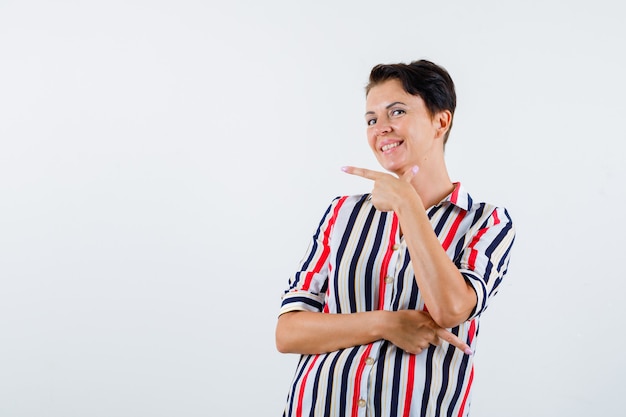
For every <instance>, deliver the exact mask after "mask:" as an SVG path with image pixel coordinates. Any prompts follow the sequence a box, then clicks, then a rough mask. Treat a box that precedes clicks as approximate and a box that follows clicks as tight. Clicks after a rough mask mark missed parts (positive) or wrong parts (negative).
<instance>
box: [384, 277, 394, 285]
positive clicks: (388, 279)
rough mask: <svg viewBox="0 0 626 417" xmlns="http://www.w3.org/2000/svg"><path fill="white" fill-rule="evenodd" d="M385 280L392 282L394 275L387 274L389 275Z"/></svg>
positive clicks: (388, 282)
mask: <svg viewBox="0 0 626 417" xmlns="http://www.w3.org/2000/svg"><path fill="white" fill-rule="evenodd" d="M385 282H386V283H387V284H391V283H392V282H393V277H392V276H391V275H389V276H387V277H386V278H385Z"/></svg>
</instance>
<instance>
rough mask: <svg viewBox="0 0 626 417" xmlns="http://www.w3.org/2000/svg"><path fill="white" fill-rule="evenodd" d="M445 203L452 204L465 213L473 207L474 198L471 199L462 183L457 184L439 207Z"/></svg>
mask: <svg viewBox="0 0 626 417" xmlns="http://www.w3.org/2000/svg"><path fill="white" fill-rule="evenodd" d="M444 203H451V204H454V205H455V206H457V207H459V208H461V209H463V210H465V211H469V209H470V208H471V207H472V197H470V195H469V194H468V193H467V191H466V190H465V187H463V186H462V185H461V183H460V182H455V183H454V190H452V192H451V193H450V194H448V195H447V196H446V198H444V199H443V200H441V202H440V203H439V204H437V205H438V206H441V205H442V204H444Z"/></svg>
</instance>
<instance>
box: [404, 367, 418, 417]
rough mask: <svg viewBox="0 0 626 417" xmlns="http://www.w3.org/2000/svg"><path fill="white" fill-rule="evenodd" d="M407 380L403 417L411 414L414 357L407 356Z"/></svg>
mask: <svg viewBox="0 0 626 417" xmlns="http://www.w3.org/2000/svg"><path fill="white" fill-rule="evenodd" d="M407 372H408V373H409V379H408V381H407V383H406V397H405V398H404V413H403V414H402V415H403V417H409V413H410V412H411V400H412V399H413V384H414V381H415V355H411V356H409V369H408V370H407Z"/></svg>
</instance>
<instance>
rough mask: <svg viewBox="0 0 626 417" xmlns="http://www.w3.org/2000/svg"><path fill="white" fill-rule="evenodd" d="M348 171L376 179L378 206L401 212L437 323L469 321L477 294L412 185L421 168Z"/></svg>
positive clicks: (421, 284)
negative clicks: (443, 243)
mask: <svg viewBox="0 0 626 417" xmlns="http://www.w3.org/2000/svg"><path fill="white" fill-rule="evenodd" d="M344 171H345V172H347V173H349V174H353V175H358V176H361V177H364V178H367V179H370V180H373V181H374V188H373V190H372V203H373V204H374V206H375V207H376V208H377V209H378V210H381V211H394V212H395V213H396V214H397V215H398V219H399V220H400V227H401V229H402V232H403V235H404V239H405V241H406V243H407V247H408V250H409V253H410V255H411V262H412V264H413V270H414V272H415V280H416V281H417V285H418V287H419V288H420V291H421V292H422V294H423V297H424V301H425V304H426V306H427V307H428V312H429V313H430V314H431V316H432V318H433V319H434V320H435V322H436V323H437V324H439V325H440V326H441V327H444V328H450V327H454V326H457V325H459V324H460V323H463V322H464V321H466V320H467V318H468V317H469V315H470V314H471V312H472V310H473V309H474V307H475V306H476V302H477V298H476V293H475V292H474V290H473V288H472V287H471V286H470V285H469V284H468V283H467V282H466V281H465V278H463V276H462V275H461V273H460V272H459V270H458V269H457V267H456V265H454V263H453V262H452V261H451V260H450V258H448V255H447V254H446V252H445V251H444V249H443V248H442V246H441V243H440V242H439V239H437V236H436V235H435V233H434V231H433V228H432V225H431V224H430V220H429V219H428V215H427V214H426V211H425V210H424V205H423V203H422V200H421V198H420V196H419V194H418V193H417V191H416V190H415V188H413V186H412V185H411V180H412V178H413V176H414V175H415V174H416V173H417V169H415V170H413V171H409V172H407V173H405V175H403V177H402V178H398V177H395V176H393V175H390V174H387V173H383V172H378V171H372V170H368V169H364V168H356V167H345V168H344Z"/></svg>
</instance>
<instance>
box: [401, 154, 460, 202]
mask: <svg viewBox="0 0 626 417" xmlns="http://www.w3.org/2000/svg"><path fill="white" fill-rule="evenodd" d="M425 168H426V169H422V168H421V167H420V171H419V173H418V174H417V175H416V176H415V177H414V178H413V181H412V182H411V184H412V185H413V187H414V188H415V190H416V191H417V193H418V194H419V196H420V198H421V199H422V203H423V204H424V208H425V209H428V208H429V207H432V206H434V205H435V204H438V203H439V202H440V201H441V200H443V199H444V198H445V197H446V196H447V195H448V194H450V193H451V192H452V191H453V190H454V184H452V181H451V180H450V176H449V175H448V170H447V169H446V167H445V164H442V165H441V166H439V167H436V168H435V167H425Z"/></svg>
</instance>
